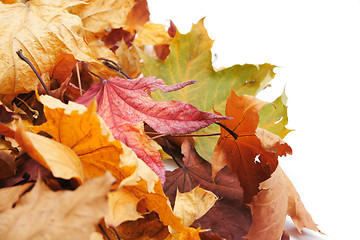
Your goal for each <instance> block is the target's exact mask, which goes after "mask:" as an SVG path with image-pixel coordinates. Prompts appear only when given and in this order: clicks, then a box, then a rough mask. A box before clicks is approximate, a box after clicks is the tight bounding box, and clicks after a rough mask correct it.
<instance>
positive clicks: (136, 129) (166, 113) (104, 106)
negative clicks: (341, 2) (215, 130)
mask: <svg viewBox="0 0 360 240" xmlns="http://www.w3.org/2000/svg"><path fill="white" fill-rule="evenodd" d="M193 83H195V81H187V82H183V83H179V84H174V85H170V86H168V85H166V84H165V83H164V82H163V81H162V80H161V79H156V78H155V77H143V78H137V79H122V78H117V77H115V78H110V79H106V80H103V81H102V82H100V83H96V84H93V85H92V86H91V88H90V89H89V90H88V91H86V93H85V94H84V95H83V96H81V97H79V98H78V99H77V100H76V102H77V103H80V104H83V105H85V106H88V105H89V104H90V102H91V101H92V100H93V99H95V100H96V102H97V103H98V113H99V115H100V116H101V117H102V118H103V119H104V120H105V123H106V124H107V126H108V127H109V128H110V130H111V132H112V133H113V135H114V137H115V139H117V140H119V141H122V142H124V143H125V144H126V145H127V146H128V147H130V148H132V149H133V151H134V152H135V153H136V154H137V156H138V157H139V158H140V159H142V160H143V161H144V162H145V163H147V164H148V166H149V167H150V168H152V169H153V171H154V172H155V173H156V174H158V176H159V177H160V179H161V180H162V182H164V180H165V170H164V165H163V163H162V161H161V158H160V154H159V152H158V151H157V150H156V149H155V147H154V146H153V145H151V142H150V139H149V138H148V137H147V136H146V135H145V132H144V128H143V122H146V123H147V124H149V126H150V127H152V128H153V129H154V130H155V131H157V132H159V133H162V134H171V135H175V134H186V133H191V132H195V131H197V130H199V129H201V128H204V127H207V126H208V125H210V124H212V123H214V122H217V121H219V120H225V119H228V118H227V117H223V116H220V115H216V114H213V113H208V112H203V111H200V110H199V109H197V108H196V107H194V106H192V105H190V104H189V103H185V102H182V101H170V102H156V101H155V100H153V99H152V98H151V97H150V93H151V92H153V91H155V90H157V89H160V90H162V91H163V92H171V91H176V90H179V89H181V88H183V87H185V86H187V85H189V84H193Z"/></svg>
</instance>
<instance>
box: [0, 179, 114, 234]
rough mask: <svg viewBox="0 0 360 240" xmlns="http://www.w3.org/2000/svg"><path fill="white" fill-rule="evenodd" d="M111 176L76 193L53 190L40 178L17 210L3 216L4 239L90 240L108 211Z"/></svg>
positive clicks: (0, 226)
mask: <svg viewBox="0 0 360 240" xmlns="http://www.w3.org/2000/svg"><path fill="white" fill-rule="evenodd" d="M113 182H114V178H113V177H112V176H111V174H109V173H107V174H105V175H104V176H102V177H99V178H95V179H89V180H87V181H85V183H84V184H83V185H82V186H80V187H78V188H77V189H76V190H75V191H68V190H63V191H57V192H53V191H51V190H50V189H49V188H48V187H47V186H46V185H45V184H44V183H43V182H42V181H41V180H40V179H39V180H38V181H37V183H36V185H35V186H34V188H33V189H32V190H31V191H30V192H28V193H26V194H25V195H24V196H22V197H21V198H20V200H19V201H18V202H17V204H16V206H15V207H14V208H11V209H8V210H6V211H4V212H2V213H1V214H0V239H1V240H5V239H12V240H27V239H62V240H72V239H89V237H90V235H91V234H92V232H94V231H95V229H96V225H97V224H98V223H99V221H100V219H101V218H102V217H103V216H104V215H105V213H106V211H107V198H106V196H107V193H108V191H109V189H110V187H111V185H112V183H113Z"/></svg>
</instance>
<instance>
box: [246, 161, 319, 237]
mask: <svg viewBox="0 0 360 240" xmlns="http://www.w3.org/2000/svg"><path fill="white" fill-rule="evenodd" d="M259 190H260V192H259V193H258V194H257V195H256V196H254V198H253V199H252V202H251V203H250V204H249V206H250V208H251V212H252V220H253V224H252V225H251V228H250V231H249V233H248V234H247V235H246V236H245V238H247V239H253V240H262V239H269V240H277V239H279V238H280V236H281V235H282V231H283V228H284V224H285V219H286V214H288V215H289V216H291V218H292V220H293V222H294V224H295V226H296V228H297V229H298V231H299V232H300V233H301V229H302V228H303V227H306V228H308V229H311V230H314V231H317V232H320V230H319V229H318V228H317V226H316V224H315V223H314V221H313V220H312V218H311V215H310V214H309V213H308V212H307V211H306V209H305V207H304V205H303V203H302V202H301V200H300V197H299V195H298V193H297V192H296V190H295V187H294V186H293V184H292V183H291V181H290V180H289V178H288V177H287V176H286V174H285V173H284V172H283V171H282V169H281V168H280V166H278V167H277V169H276V170H275V171H274V172H273V174H272V175H271V178H269V179H267V180H266V181H264V182H262V183H260V186H259Z"/></svg>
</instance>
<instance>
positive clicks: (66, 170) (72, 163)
mask: <svg viewBox="0 0 360 240" xmlns="http://www.w3.org/2000/svg"><path fill="white" fill-rule="evenodd" d="M15 139H16V141H17V142H18V143H19V144H20V146H21V147H22V148H23V149H24V150H25V151H26V152H27V153H28V154H29V155H30V156H31V157H32V158H33V159H35V160H36V161H38V162H39V163H40V164H41V165H43V166H44V167H46V168H48V169H49V170H51V172H52V173H53V175H54V177H59V178H63V179H71V178H75V179H77V180H78V181H79V182H83V181H84V172H83V168H82V164H81V162H80V159H79V158H78V156H77V155H76V154H75V153H74V152H73V151H72V150H71V149H70V148H69V147H68V146H66V145H63V144H61V143H59V142H57V141H54V140H52V139H49V138H47V137H44V136H41V135H37V134H34V133H32V132H25V129H24V126H23V125H22V123H21V121H20V123H19V125H18V128H17V130H16V133H15Z"/></svg>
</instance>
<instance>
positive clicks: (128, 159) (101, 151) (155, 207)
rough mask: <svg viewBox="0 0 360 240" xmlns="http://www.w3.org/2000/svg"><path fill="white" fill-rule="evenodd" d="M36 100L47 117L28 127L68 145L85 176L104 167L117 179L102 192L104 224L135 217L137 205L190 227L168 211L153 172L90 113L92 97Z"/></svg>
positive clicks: (101, 171) (180, 228) (176, 227)
mask: <svg viewBox="0 0 360 240" xmlns="http://www.w3.org/2000/svg"><path fill="white" fill-rule="evenodd" d="M40 101H41V102H42V103H43V104H44V112H45V115H46V118H47V120H48V121H47V122H46V123H44V124H42V125H41V126H37V127H32V130H34V131H36V132H38V131H44V132H46V133H48V134H50V135H51V136H52V137H53V138H54V139H55V140H56V141H59V142H60V143H62V144H64V145H66V146H68V147H69V148H71V150H72V151H73V152H74V153H76V154H77V155H78V157H79V159H80V160H81V163H82V167H83V171H84V175H85V177H86V178H92V177H96V176H101V175H103V174H104V172H106V171H110V172H111V173H112V174H113V176H114V177H115V178H116V179H117V184H118V188H119V189H118V190H117V191H114V192H111V193H109V195H108V198H109V212H108V213H107V214H106V216H105V222H106V224H107V225H109V226H113V227H117V226H118V225H119V224H121V223H122V222H124V221H127V220H135V219H137V218H139V217H141V214H140V213H138V212H137V207H138V205H139V204H141V205H142V206H143V207H144V208H146V209H148V210H149V211H156V212H157V213H158V215H159V218H160V221H161V222H162V223H163V224H164V225H167V226H171V227H172V229H174V230H175V231H176V232H189V231H192V230H191V229H189V228H185V227H184V225H183V224H182V222H181V220H180V219H179V218H177V217H176V216H175V215H174V214H173V212H172V209H171V207H170V206H169V205H168V203H167V201H168V199H167V198H166V197H165V194H164V192H163V189H162V188H161V182H160V180H159V178H158V176H157V175H156V174H155V173H154V172H153V171H152V170H151V169H150V168H149V167H148V166H147V165H146V164H145V163H144V162H143V161H141V160H140V159H139V158H137V156H136V154H135V153H134V152H133V151H132V150H131V149H130V148H128V147H127V146H126V145H124V144H122V143H121V142H120V141H116V140H115V139H114V137H113V136H112V134H111V132H110V130H109V129H108V127H107V126H106V124H105V122H104V120H103V119H102V118H101V117H100V116H99V115H98V114H97V113H96V102H95V101H93V102H92V104H90V106H89V107H88V108H87V109H86V107H84V106H83V105H81V104H77V103H74V102H69V103H68V104H64V103H62V102H61V101H59V100H58V99H54V98H52V97H50V96H47V95H46V96H40ZM69 129H71V130H69ZM61 160H62V159H59V161H60V162H61ZM63 164H64V165H66V164H65V163H63ZM124 199H127V200H129V201H127V202H126V207H124V205H122V204H124V201H123V200H124ZM119 203H120V204H119Z"/></svg>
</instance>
